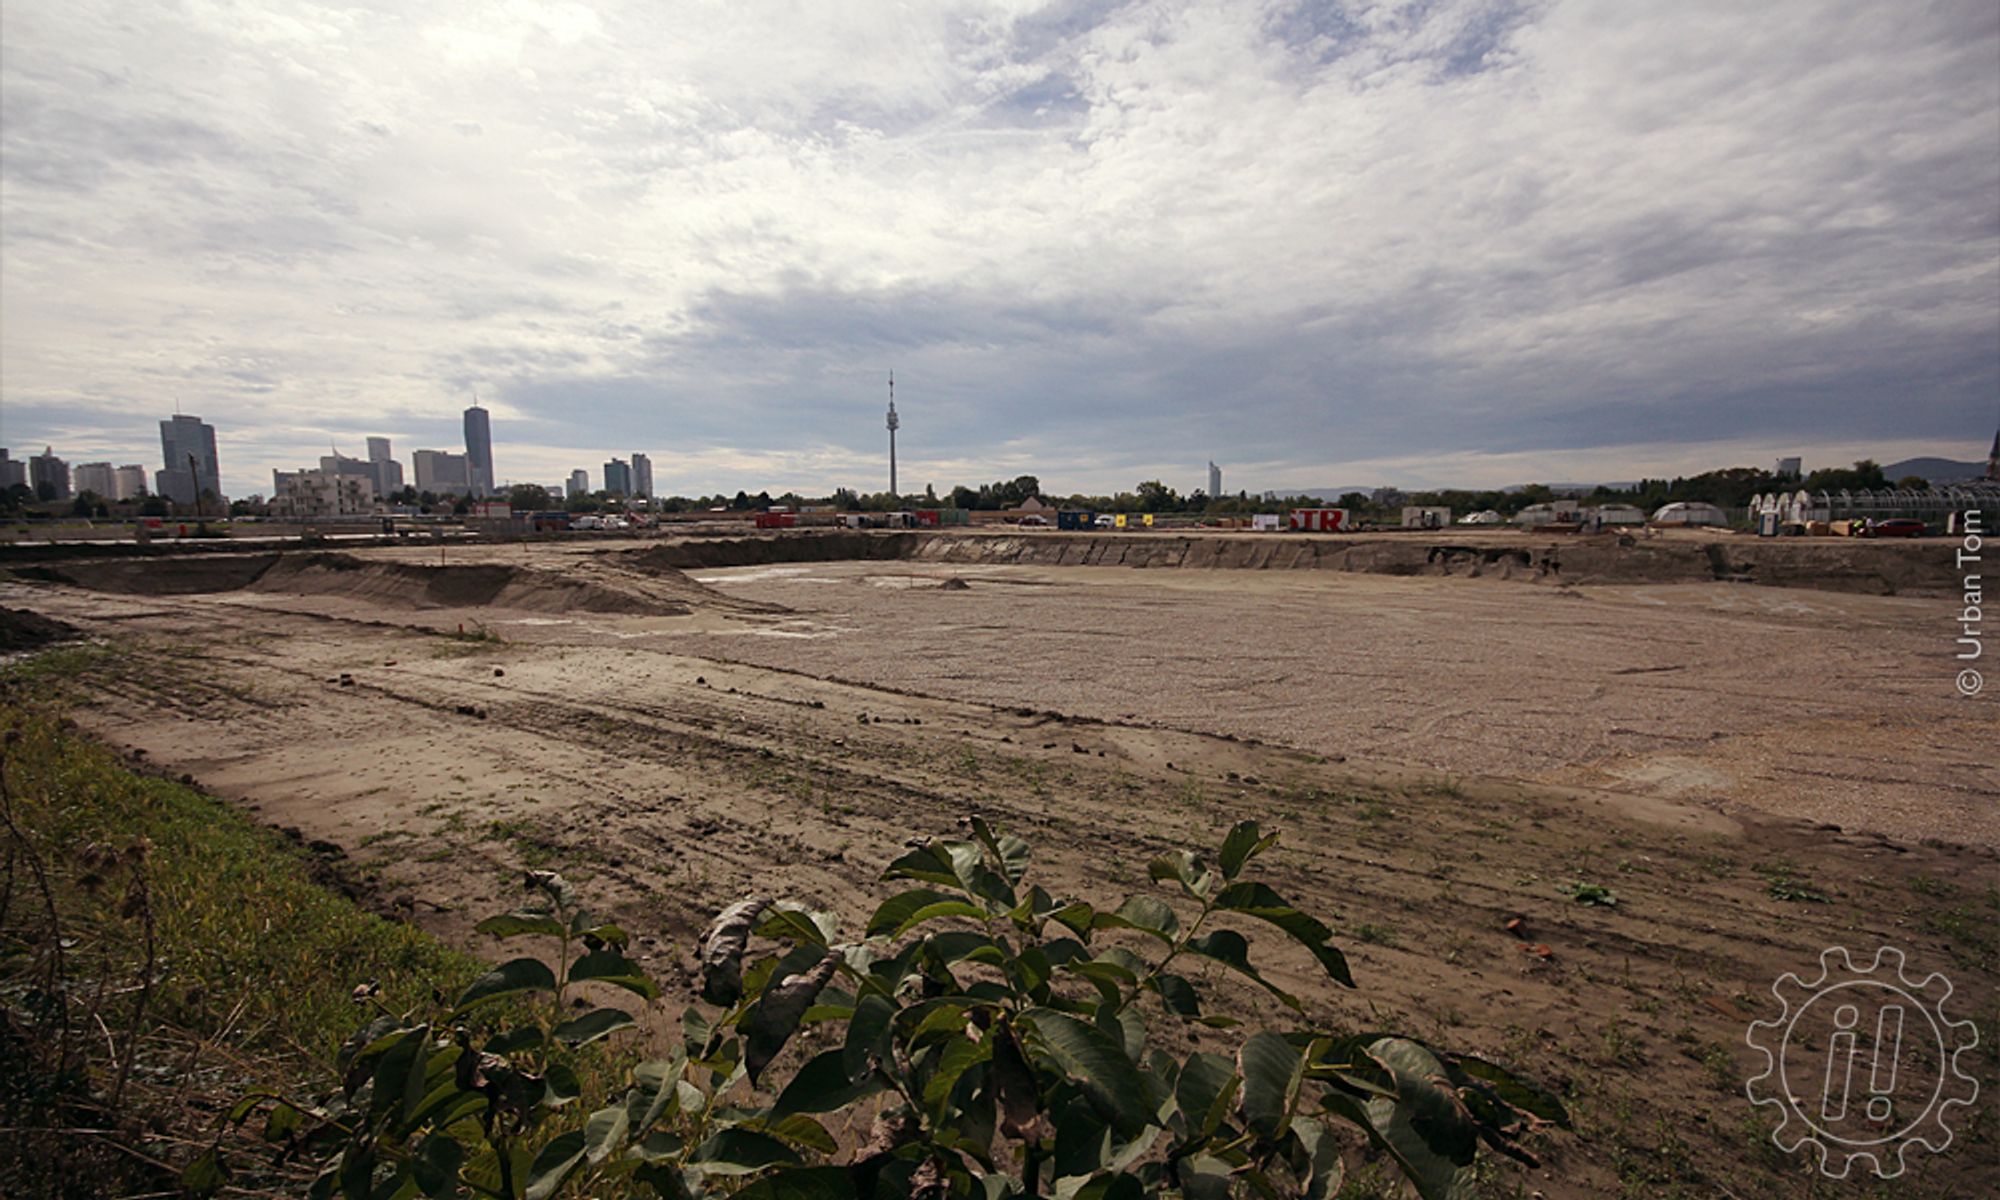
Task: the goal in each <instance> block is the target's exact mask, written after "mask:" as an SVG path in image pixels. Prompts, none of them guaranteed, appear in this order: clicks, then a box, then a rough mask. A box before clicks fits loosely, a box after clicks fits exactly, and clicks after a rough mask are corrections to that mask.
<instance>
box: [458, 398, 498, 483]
mask: <svg viewBox="0 0 2000 1200" xmlns="http://www.w3.org/2000/svg"><path fill="white" fill-rule="evenodd" d="M465 463H466V470H467V474H468V476H469V477H468V479H467V482H468V483H469V484H470V485H471V487H472V494H473V495H475V496H489V495H492V494H493V424H492V422H491V421H490V420H488V419H487V416H486V410H485V409H483V408H481V407H479V405H478V403H477V402H474V404H473V406H472V407H471V408H468V409H466V410H465Z"/></svg>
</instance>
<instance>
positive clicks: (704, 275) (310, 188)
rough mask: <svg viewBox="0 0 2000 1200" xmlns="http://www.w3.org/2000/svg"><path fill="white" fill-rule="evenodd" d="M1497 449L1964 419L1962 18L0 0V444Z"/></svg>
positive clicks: (1979, 338) (1877, 436) (521, 475)
mask: <svg viewBox="0 0 2000 1200" xmlns="http://www.w3.org/2000/svg"><path fill="white" fill-rule="evenodd" d="M891 370H893V371H894V372H895V376H896V401H897V408H898V410H899V412H900V414H901V416H902V430H901V433H900V434H899V435H898V438H899V440H898V447H899V451H900V465H901V470H900V472H899V474H900V479H901V482H902V483H903V485H904V488H905V490H910V489H912V488H920V487H921V486H922V485H923V484H925V483H934V484H935V485H936V486H937V487H938V488H939V489H940V490H943V489H945V488H948V487H950V486H951V485H952V484H955V483H972V484H977V483H979V482H984V481H990V480H994V479H1002V478H1012V477H1013V476H1015V475H1018V474H1022V473H1033V474H1036V475H1038V476H1040V477H1041V479H1042V480H1043V483H1044V485H1045V486H1046V487H1047V488H1049V489H1050V490H1052V491H1054V492H1057V493H1061V494H1067V493H1069V492H1073V491H1082V492H1108V491H1113V490H1120V489H1129V488H1131V487H1132V486H1134V485H1135V484H1136V483H1137V482H1138V481H1140V480H1143V479H1154V478H1158V479H1162V480H1164V481H1166V482H1167V483H1168V484H1169V485H1171V486H1174V487H1176V488H1179V489H1180V490H1183V491H1189V490H1193V489H1195V488H1198V487H1204V486H1205V485H1206V482H1207V472H1206V464H1207V462H1208V461H1209V460H1211V459H1213V460H1214V461H1215V462H1217V463H1219V464H1221V465H1222V467H1223V470H1224V483H1225V487H1226V489H1227V490H1229V491H1232V492H1233V491H1235V490H1238V489H1239V488H1246V489H1250V490H1252V491H1261V490H1265V489H1279V490H1282V489H1286V488H1310V487H1318V486H1332V485H1338V484H1365V483H1366V484H1396V485H1403V486H1435V485H1445V484H1461V485H1467V486H1500V485H1505V484H1513V483H1523V482H1528V481H1531V480H1542V481H1558V480H1560V481H1591V480H1601V479H1631V478H1637V477H1640V476H1643V475H1666V474H1675V473H1682V472H1692V471H1698V470H1703V469H1707V468H1710V467H1716V466H1727V465H1753V466H1769V465H1770V463H1771V460H1773V459H1774V458H1775V457H1777V456H1778V455H1781V454H1800V455H1802V456H1803V457H1804V458H1805V459H1806V465H1807V468H1808V469H1811V468H1812V467H1814V466H1824V465H1838V464H1844V463H1846V462H1848V461H1851V460H1852V459H1854V458H1858V457H1861V456H1864V455H1868V456H1872V457H1875V458H1877V459H1879V460H1881V461H1884V462H1888V461H1893V460H1895V459H1898V458H1902V457H1908V456H1914V455H1927V454H1935V455H1943V456H1946V457H1953V458H1960V459H1983V458H1984V457H1985V452H1986V449H1987V446H1988V445H1989V444H1990V442H1991V439H1992V436H1993V433H1994V430H1995V427H1996V425H2000V6H1996V5H1994V4H1993V3H1992V2H1991V0H1942V2H1938V3H1928V4H1914V3H1912V4H1856V3H1852V2H1851V0H1832V2H1825V3H1808V2H1793V0H1760V2H1759V3H1756V4H1744V3H1742V2H1741V0H1723V2H1719V3H1711V2H1707V0H1675V2H1674V3H1671V4H1635V3H1630V2H1629V0H1616V2H1610V0H1607V2H1601V3H1594V2H1570V0H1548V2H1544V3H1535V2H1526V3H1521V2H1513V0H1417V2H1414V3H1401V2H1390V3H1366V2H1359V0H1357V2H1353V3H1304V4H1301V3H1294V2H1291V0H1242V2H1237V0H1202V2H1198V3H1180V2H1169V0H1131V2H1129V3H1120V2H1116V0H1059V2H1056V3H1036V2H1032V0H992V2H980V3H973V2H966V3H960V2H956V0H943V2H939V3H917V2H914V0H912V2H906V3H892V2H889V0H870V2H861V3H855V2H840V0H800V2H797V3H765V2H761V0H724V2H716V3H708V2H694V3H688V2H681V3H672V2H661V0H647V2H643V3H631V4H624V3H605V4H598V5H585V4H579V3H568V2H556V3H545V2H541V0H509V2H505V3H484V4H465V3H458V2H456V0H432V2H428V3H425V4H420V5H413V4H406V3H400V2H397V3H388V2H383V3H379V4H371V3H356V4H339V5H336V4H316V3H298V2H294V0H269V2H266V3H229V2H227V0H174V2H152V0H115V2H111V3H104V2H99V0H7V2H6V3H5V4H4V5H0V445H6V446H10V447H12V448H14V451H15V453H16V454H17V455H18V454H25V453H31V452H38V451H39V450H40V449H41V448H42V447H43V446H44V445H50V446H53V447H54V448H55V449H56V452H57V453H58V454H60V455H62V456H64V457H66V458H68V459H70V460H71V461H72V462H75V461H93V460H97V459H109V460H112V461H115V462H143V463H146V464H147V465H148V466H149V467H157V466H159V465H160V464H159V462H158V459H159V454H160V446H159V435H158V425H157V422H158V421H159V420H160V419H161V418H162V417H165V416H168V415H171V414H172V412H173V411H174V406H175V405H176V403H178V404H179V406H180V409H181V411H184V412H188V413H194V414H197V415H199V416H201V417H202V418H203V419H205V420H207V421H209V422H211V423H212V424H214V425H215V426H216V429H217V437H218V442H219V450H220V457H221V460H222V467H223V482H224V485H225V489H226V490H227V491H229V492H230V493H231V494H232V495H244V494H248V493H252V492H265V493H268V492H269V490H270V486H271V476H270V471H271V469H272V468H273V467H284V468H293V467H297V466H300V465H308V464H310V463H312V462H313V461H315V460H316V459H317V457H318V456H319V455H321V454H325V453H327V452H328V447H329V446H337V447H338V448H339V449H340V450H341V451H342V452H344V453H349V454H355V455H360V454H362V453H363V441H362V439H363V438H364V437H365V436H367V435H370V434H379V435H387V436H390V437H392V438H393V439H394V441H395V446H396V453H397V455H398V457H400V458H402V459H403V460H404V461H405V462H406V463H407V462H408V460H409V455H410V452H411V451H413V450H415V449H419V448H427V449H460V448H462V447H461V442H460V433H459V412H460V410H462V409H463V408H464V407H465V406H466V405H467V404H468V403H471V402H472V400H473V398H474V397H475V396H476V397H477V398H478V400H479V401H480V402H481V403H483V404H484V405H486V406H487V407H488V408H489V409H490V410H491V412H492V417H493V435H494V443H495V444H494V458H495V470H496V474H497V475H498V476H499V477H500V478H501V479H503V480H510V481H513V482H539V483H555V482H557V481H560V480H562V479H563V478H565V477H566V476H567V475H568V473H569V471H570V470H571V469H572V468H576V467H583V468H585V469H587V470H588V471H589V472H590V474H591V478H592V480H593V483H594V484H595V483H601V469H602V468H601V465H602V463H603V462H604V461H605V459H607V458H609V457H610V456H612V455H613V454H616V455H618V456H620V457H624V456H626V455H628V454H629V453H630V452H632V451H635V450H636V451H643V452H646V453H648V454H650V455H651V456H652V459H653V462H654V464H655V466H654V471H655V478H656V486H657V487H658V489H659V490H660V491H661V492H663V493H669V494H671V493H675V492H679V493H686V494H706V493H713V492H718V491H721V492H733V491H735V490H736V489H738V488H743V489H747V490H749V491H751V492H756V491H758V490H760V489H769V490H771V491H772V492H773V493H774V494H775V493H778V492H781V491H784V490H788V489H796V490H798V491H801V492H804V493H808V494H812V493H818V492H825V491H828V490H831V489H832V488H834V487H837V486H847V487H854V488H858V489H859V490H862V491H876V490H881V489H883V488H885V487H886V486H887V480H886V476H887V465H886V457H887V455H886V450H887V446H886V441H887V434H886V432H885V431H884V428H883V424H884V421H883V418H884V410H885V408H886V401H887V398H888V397H887V378H888V374H889V372H890V371H891Z"/></svg>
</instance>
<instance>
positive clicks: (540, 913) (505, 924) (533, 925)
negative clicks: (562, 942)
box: [473, 908, 563, 939]
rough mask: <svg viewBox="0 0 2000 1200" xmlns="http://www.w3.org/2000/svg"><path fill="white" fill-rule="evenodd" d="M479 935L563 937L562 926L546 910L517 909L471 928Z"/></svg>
mask: <svg viewBox="0 0 2000 1200" xmlns="http://www.w3.org/2000/svg"><path fill="white" fill-rule="evenodd" d="M473 928H474V929H475V930H477V931H478V932H480V933H484V934H490V935H492V936H493V937H496V938H502V939H505V938H514V937H521V936H523V935H525V934H543V935H545V936H547V937H553V938H559V937H561V936H562V935H563V924H562V922H561V921H560V920H558V919H557V918H556V915H555V914H554V913H552V912H549V911H548V910H546V909H538V908H517V909H515V910H514V911H513V912H510V913H503V914H501V915H500V916H497V917H488V918H486V919H485V920H484V921H481V922H480V923H479V924H477V925H475V926H473Z"/></svg>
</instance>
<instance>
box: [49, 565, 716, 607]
mask: <svg viewBox="0 0 2000 1200" xmlns="http://www.w3.org/2000/svg"><path fill="white" fill-rule="evenodd" d="M13 574H14V576H15V577H16V578H19V579H34V580H38V581H42V582H47V583H62V584H69V585H71V586H73V587H81V588H87V589H89V590H91V591H95V592H115V593H119V594H123V595H138V596H165V595H200V594H212V593H217V592H236V591H247V592H269V593H280V594H284V595H293V596H334V597H341V598H344V599H352V600H359V601H363V602H367V603H371V604H377V605H382V606H385V607H392V608H400V609H405V610H407V609H432V608H489V607H490V608H508V609H517V610H520V611H523V612H571V611H576V612H594V613H621V614H625V615H629V616H654V617H677V616H685V615H686V614H687V613H688V612H689V611H690V609H689V605H688V603H687V602H686V601H685V600H684V599H682V598H679V597H677V596H674V595H664V596H663V595H658V594H655V592H656V589H653V588H649V587H647V588H642V587H633V588H629V589H628V588H621V587H618V586H616V585H614V584H611V583H609V582H599V581H587V580H580V579H576V578H573V577H571V576H568V575H564V574H561V573H558V572H554V571H544V570H535V569H533V568H529V567H519V566H509V565H502V564H497V563H468V564H462V565H453V564H446V565H444V566H435V567H433V566H424V565H420V564H417V563H404V562H388V561H381V560H375V559H365V558H358V557H356V556H354V555H351V554H341V553H336V552H318V553H309V554H254V555H253V554H246V555H228V556H220V555H218V556H202V557H187V558H161V559H145V560H137V559H134V560H121V559H110V560H100V561H95V562H80V563H67V564H64V565H63V566H60V567H54V566H37V567H20V568H16V569H15V571H14V572H13ZM700 586H701V585H699V584H696V583H694V581H692V580H689V581H688V587H689V588H691V589H700ZM703 590H705V589H703Z"/></svg>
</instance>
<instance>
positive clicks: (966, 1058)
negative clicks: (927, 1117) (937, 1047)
mask: <svg viewBox="0 0 2000 1200" xmlns="http://www.w3.org/2000/svg"><path fill="white" fill-rule="evenodd" d="M992 1056H993V1045H992V1043H991V1042H990V1041H980V1042H975V1041H973V1040H972V1039H971V1038H969V1037H965V1036H964V1035H962V1034H961V1035H960V1036H959V1037H958V1038H956V1039H954V1040H952V1041H949V1042H946V1043H945V1044H944V1050H943V1052H942V1053H941V1054H939V1056H938V1060H937V1066H936V1068H934V1069H933V1070H932V1072H931V1077H930V1079H929V1081H928V1082H926V1083H925V1084H924V1096H923V1099H924V1107H925V1108H928V1109H930V1111H931V1118H932V1120H934V1121H938V1122H942V1121H943V1120H944V1117H945V1105H946V1102H947V1101H948V1100H950V1099H951V1090H952V1089H953V1088H955V1087H957V1086H958V1081H959V1079H960V1078H961V1077H962V1076H963V1075H964V1074H965V1073H966V1072H967V1071H969V1070H971V1069H972V1068H973V1067H974V1066H976V1065H978V1064H979V1063H983V1062H985V1061H986V1060H987V1059H989V1058H991V1057H992Z"/></svg>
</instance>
